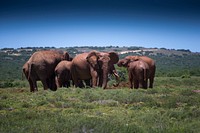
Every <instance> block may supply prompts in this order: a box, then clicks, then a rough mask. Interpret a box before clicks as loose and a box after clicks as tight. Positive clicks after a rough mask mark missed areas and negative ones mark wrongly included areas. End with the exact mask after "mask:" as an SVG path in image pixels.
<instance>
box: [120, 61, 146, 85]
mask: <svg viewBox="0 0 200 133" xmlns="http://www.w3.org/2000/svg"><path fill="white" fill-rule="evenodd" d="M118 66H119V67H121V66H123V67H126V68H127V71H128V77H129V85H130V88H131V89H132V88H133V83H134V88H135V89H138V88H139V87H141V88H144V89H147V83H148V81H147V80H148V75H149V65H148V64H147V63H146V62H144V61H143V60H141V59H139V60H137V61H130V60H126V59H121V60H120V61H119V62H118Z"/></svg>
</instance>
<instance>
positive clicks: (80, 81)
mask: <svg viewBox="0 0 200 133" xmlns="http://www.w3.org/2000/svg"><path fill="white" fill-rule="evenodd" d="M78 87H79V88H85V85H84V84H83V81H82V80H79V81H78Z"/></svg>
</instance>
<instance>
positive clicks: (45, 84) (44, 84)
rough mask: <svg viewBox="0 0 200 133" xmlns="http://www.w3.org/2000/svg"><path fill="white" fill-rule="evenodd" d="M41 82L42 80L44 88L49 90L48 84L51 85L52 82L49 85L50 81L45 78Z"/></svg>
mask: <svg viewBox="0 0 200 133" xmlns="http://www.w3.org/2000/svg"><path fill="white" fill-rule="evenodd" d="M41 82H42V84H43V88H44V90H48V86H50V84H49V85H48V84H47V82H48V81H47V80H45V79H42V80H41Z"/></svg>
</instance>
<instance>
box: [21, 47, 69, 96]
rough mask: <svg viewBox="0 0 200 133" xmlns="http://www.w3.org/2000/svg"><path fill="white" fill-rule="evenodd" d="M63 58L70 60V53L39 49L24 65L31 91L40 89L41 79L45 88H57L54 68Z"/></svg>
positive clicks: (54, 89)
mask: <svg viewBox="0 0 200 133" xmlns="http://www.w3.org/2000/svg"><path fill="white" fill-rule="evenodd" d="M62 60H69V54H68V53H67V52H63V51H56V50H46V51H37V52H35V53H33V55H32V56H31V57H30V58H29V60H28V61H27V62H26V63H25V64H24V66H23V72H24V74H25V76H26V78H27V80H28V82H29V85H30V91H31V92H34V91H38V88H37V81H41V82H42V84H43V88H44V90H47V89H48V88H50V89H51V90H53V91H56V90H57V86H56V84H55V74H54V70H55V67H56V66H57V64H58V63H59V62H60V61H62Z"/></svg>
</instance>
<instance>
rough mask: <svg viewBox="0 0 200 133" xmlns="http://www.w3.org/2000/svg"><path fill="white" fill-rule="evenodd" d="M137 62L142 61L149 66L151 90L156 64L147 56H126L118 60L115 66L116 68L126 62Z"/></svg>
mask: <svg viewBox="0 0 200 133" xmlns="http://www.w3.org/2000/svg"><path fill="white" fill-rule="evenodd" d="M137 60H143V61H144V62H146V63H147V64H148V66H149V76H148V79H149V81H150V82H149V88H153V83H154V77H155V72H156V64H155V61H154V60H153V59H151V58H149V57H147V56H126V57H125V58H124V59H123V60H120V61H119V62H118V63H117V65H118V66H124V64H126V62H131V61H137Z"/></svg>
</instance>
